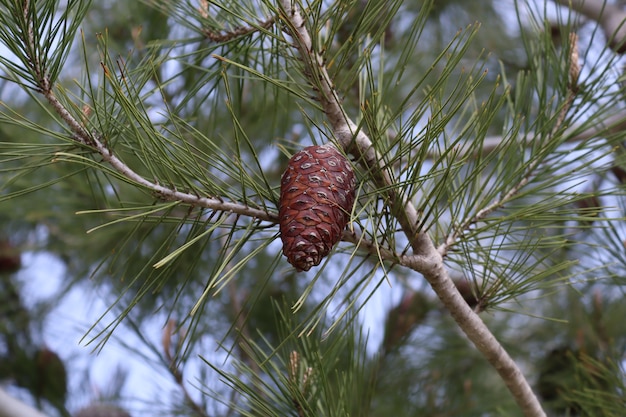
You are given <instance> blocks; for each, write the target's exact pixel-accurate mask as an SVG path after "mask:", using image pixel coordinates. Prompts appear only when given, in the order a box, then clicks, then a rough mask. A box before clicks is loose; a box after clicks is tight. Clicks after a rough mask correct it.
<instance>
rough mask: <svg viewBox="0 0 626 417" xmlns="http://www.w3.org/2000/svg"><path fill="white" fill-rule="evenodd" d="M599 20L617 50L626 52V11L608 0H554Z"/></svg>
mask: <svg viewBox="0 0 626 417" xmlns="http://www.w3.org/2000/svg"><path fill="white" fill-rule="evenodd" d="M554 1H555V2H556V3H559V4H561V5H563V6H567V7H569V8H570V9H572V10H574V11H576V12H578V13H580V14H582V15H583V16H586V17H588V18H590V19H592V20H595V21H596V22H598V24H599V25H600V26H601V27H602V31H603V32H604V36H606V40H607V43H608V45H609V47H610V48H612V49H613V50H615V52H617V53H620V54H623V53H624V52H626V12H625V11H624V10H622V9H620V8H619V7H617V6H615V5H614V4H610V3H608V2H607V1H606V0H554Z"/></svg>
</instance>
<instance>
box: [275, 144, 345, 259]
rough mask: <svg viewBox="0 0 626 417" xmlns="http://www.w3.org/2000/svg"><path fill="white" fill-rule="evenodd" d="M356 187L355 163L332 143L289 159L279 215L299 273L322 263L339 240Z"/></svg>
mask: <svg viewBox="0 0 626 417" xmlns="http://www.w3.org/2000/svg"><path fill="white" fill-rule="evenodd" d="M355 186H356V180H355V177H354V172H353V171H352V167H351V166H350V162H349V161H348V160H347V159H346V158H345V157H344V156H343V155H342V154H341V153H340V152H339V151H338V150H337V149H336V148H335V147H334V146H332V145H329V144H328V145H323V146H309V147H307V148H304V149H303V150H301V151H300V152H298V153H296V154H295V155H294V156H293V157H292V158H291V159H290V160H289V164H288V165H287V170H286V171H285V173H284V174H283V178H282V180H281V187H280V204H279V206H280V207H279V213H278V214H279V218H280V237H281V239H282V241H283V254H284V255H285V256H286V257H287V260H288V261H289V263H290V264H292V265H293V266H294V267H295V268H296V269H297V270H298V271H308V270H309V269H311V267H312V266H315V265H319V263H320V262H321V261H322V258H324V257H325V256H326V255H328V253H329V252H330V251H331V249H332V248H333V246H334V245H335V244H336V243H337V242H339V240H340V239H341V234H342V232H343V229H345V227H346V225H347V224H348V221H349V220H350V212H351V211H352V206H353V205H354V198H355V193H354V190H355Z"/></svg>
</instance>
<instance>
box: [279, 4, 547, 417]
mask: <svg viewBox="0 0 626 417" xmlns="http://www.w3.org/2000/svg"><path fill="white" fill-rule="evenodd" d="M281 5H282V9H281V19H282V20H283V21H284V23H285V25H286V30H287V31H288V34H289V35H290V36H291V37H292V38H293V39H294V44H295V47H296V48H297V50H298V51H299V54H300V56H301V58H302V60H303V61H304V63H305V67H306V69H305V74H306V75H307V76H308V77H309V82H310V83H311V84H312V86H313V87H314V89H316V91H317V93H318V98H319V100H320V102H321V104H322V108H323V110H324V112H325V114H326V116H327V118H328V120H329V121H330V124H331V127H332V129H333V133H334V135H335V137H336V139H337V140H338V141H339V143H340V145H341V146H342V147H343V148H344V150H345V151H346V152H350V153H352V154H354V155H355V156H356V157H357V158H358V159H359V161H360V162H361V163H362V164H364V165H365V166H366V168H367V169H368V170H370V171H371V172H372V173H373V176H374V181H375V182H376V183H377V184H378V185H379V186H384V187H386V188H387V189H388V190H389V191H387V194H388V195H387V197H388V200H387V201H388V202H389V204H390V205H391V208H392V212H393V214H394V215H395V216H396V218H397V219H398V221H399V223H400V225H401V227H402V230H403V232H404V233H405V235H406V236H407V238H408V239H409V241H410V243H411V247H412V248H413V251H414V254H413V255H408V256H407V255H405V256H403V259H402V261H403V262H402V263H403V264H404V265H407V266H409V267H411V268H412V269H414V270H415V271H417V272H420V273H421V274H423V275H424V277H425V278H426V279H427V280H428V282H429V283H430V285H431V287H432V288H433V290H434V291H435V292H436V294H437V295H438V297H439V298H440V299H441V301H442V303H443V304H444V306H445V307H446V308H447V309H448V310H449V311H450V314H451V315H452V317H453V318H454V320H455V321H456V323H457V324H458V325H459V327H460V328H461V330H462V331H463V332H464V333H465V334H466V335H467V336H468V338H469V339H470V340H471V341H472V342H473V343H474V345H475V346H476V347H477V348H478V349H479V351H480V352H481V353H482V354H483V355H484V356H485V357H486V358H487V360H488V361H489V362H490V363H491V364H492V366H493V367H494V368H495V369H496V370H497V371H498V373H499V374H500V376H501V377H502V379H503V380H504V382H505V384H506V385H507V387H508V388H509V390H510V392H511V393H512V394H513V396H514V398H515V400H516V401H517V403H518V405H519V406H520V408H521V409H522V411H523V413H524V415H525V416H529V417H530V416H533V417H535V416H545V412H544V411H543V409H542V408H541V404H540V403H539V401H538V400H537V397H536V396H535V394H534V393H533V392H532V389H531V388H530V385H529V383H528V381H527V380H526V379H525V378H524V375H523V374H522V372H521V371H520V369H519V368H518V366H517V364H516V363H515V362H514V361H513V359H512V358H511V357H510V356H509V354H508V353H507V352H506V351H505V350H504V348H503V347H502V345H500V343H499V342H498V340H497V339H496V338H495V337H494V336H493V334H492V333H491V332H490V331H489V329H488V328H487V326H486V325H485V323H484V322H483V321H482V320H481V319H480V317H479V316H478V315H477V314H476V313H475V312H474V311H473V310H472V309H471V308H470V307H469V306H468V305H467V303H466V302H465V300H463V297H462V296H461V294H460V293H459V291H458V289H457V288H456V286H455V285H454V282H453V281H452V279H451V278H450V276H449V274H448V271H447V269H446V268H445V266H444V263H443V257H442V255H441V254H440V253H439V252H438V251H437V249H436V248H435V246H434V244H433V242H432V240H431V239H430V238H429V236H428V235H427V234H425V233H421V232H420V231H419V230H418V226H417V225H418V221H419V215H418V212H417V210H416V209H415V206H414V205H413V203H412V202H411V201H409V200H408V199H406V197H404V196H402V195H401V194H400V193H399V192H397V191H395V188H394V185H395V184H394V183H393V181H392V178H393V176H392V175H391V172H389V170H388V169H387V168H386V167H385V166H384V165H383V163H382V162H381V158H380V157H379V155H377V153H376V151H375V149H374V147H373V144H372V141H371V139H370V138H369V137H368V136H367V135H366V134H365V133H364V132H363V131H361V130H359V129H358V128H357V126H356V124H355V123H354V122H353V121H352V120H351V119H350V118H349V117H348V116H347V114H346V113H345V111H344V109H343V107H342V106H341V103H340V99H339V95H338V94H337V92H336V91H335V89H334V87H333V82H332V79H331V78H330V76H329V75H328V72H327V71H326V67H325V65H324V60H323V57H322V56H321V55H320V53H319V52H317V51H315V50H314V49H313V44H312V41H311V36H310V34H309V32H308V29H307V27H306V22H305V20H304V19H303V17H302V15H301V13H300V9H299V7H298V6H297V5H295V4H294V2H293V0H282V1H281Z"/></svg>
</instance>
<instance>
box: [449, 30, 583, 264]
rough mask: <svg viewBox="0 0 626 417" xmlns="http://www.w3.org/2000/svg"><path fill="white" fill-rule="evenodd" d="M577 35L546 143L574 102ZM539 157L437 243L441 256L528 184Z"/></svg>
mask: <svg viewBox="0 0 626 417" xmlns="http://www.w3.org/2000/svg"><path fill="white" fill-rule="evenodd" d="M578 60H579V56H578V36H577V35H576V34H575V33H571V34H570V55H569V71H568V87H567V95H566V97H565V102H564V103H563V105H562V106H561V109H560V111H559V113H558V115H557V119H556V122H555V123H554V125H553V127H552V131H551V132H550V134H549V135H548V136H547V138H544V139H543V140H544V141H545V142H547V143H549V142H551V141H552V139H553V137H554V136H555V135H556V134H557V133H558V131H559V130H560V129H561V127H562V125H563V121H564V120H565V117H566V116H567V113H568V112H569V110H570V108H571V107H572V104H573V103H574V98H575V97H576V93H577V92H578V76H579V75H580V63H579V62H578ZM541 161H542V160H541V159H540V158H536V159H535V160H534V161H532V162H531V163H530V164H529V165H528V167H527V168H526V173H525V174H524V175H523V176H522V179H521V180H520V181H519V182H518V183H516V184H515V185H513V187H511V188H510V189H509V190H508V191H507V192H506V193H504V195H503V196H502V197H500V198H498V199H496V200H495V201H494V202H492V203H491V204H489V205H488V206H487V207H484V208H482V209H481V210H479V211H478V212H477V213H476V214H475V215H473V216H470V217H469V218H467V219H465V220H464V221H462V222H461V223H460V224H459V225H458V226H457V227H455V228H454V230H453V231H452V233H450V234H449V235H448V236H447V237H446V240H445V242H444V243H442V244H441V245H439V248H438V251H439V253H440V254H441V255H442V256H446V254H447V253H448V251H449V250H450V248H451V247H452V245H454V244H455V243H456V242H457V240H458V239H459V238H460V237H461V236H462V235H463V234H464V233H465V232H466V231H467V230H468V229H469V228H470V226H472V225H473V224H476V223H477V222H479V221H481V220H483V219H484V218H486V217H487V216H488V215H490V214H491V213H493V212H494V211H496V210H497V209H499V208H501V207H503V206H504V205H505V204H506V203H507V202H509V201H510V200H511V199H512V198H513V197H515V196H516V195H517V193H519V191H520V190H521V189H522V188H523V187H525V186H526V184H528V182H529V181H530V179H531V178H532V176H533V175H534V173H535V170H536V169H537V168H538V167H539V165H540V164H541Z"/></svg>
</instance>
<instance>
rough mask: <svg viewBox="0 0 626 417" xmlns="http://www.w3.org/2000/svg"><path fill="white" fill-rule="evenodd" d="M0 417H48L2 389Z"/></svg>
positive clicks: (0, 391) (0, 392)
mask: <svg viewBox="0 0 626 417" xmlns="http://www.w3.org/2000/svg"><path fill="white" fill-rule="evenodd" d="M0 417H48V416H47V415H46V414H43V413H42V412H41V411H39V410H36V409H34V408H33V407H31V406H29V405H27V404H25V403H23V402H21V401H20V400H18V399H16V398H13V397H12V396H10V395H9V394H7V393H6V391H5V390H4V389H2V388H0Z"/></svg>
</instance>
